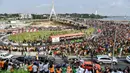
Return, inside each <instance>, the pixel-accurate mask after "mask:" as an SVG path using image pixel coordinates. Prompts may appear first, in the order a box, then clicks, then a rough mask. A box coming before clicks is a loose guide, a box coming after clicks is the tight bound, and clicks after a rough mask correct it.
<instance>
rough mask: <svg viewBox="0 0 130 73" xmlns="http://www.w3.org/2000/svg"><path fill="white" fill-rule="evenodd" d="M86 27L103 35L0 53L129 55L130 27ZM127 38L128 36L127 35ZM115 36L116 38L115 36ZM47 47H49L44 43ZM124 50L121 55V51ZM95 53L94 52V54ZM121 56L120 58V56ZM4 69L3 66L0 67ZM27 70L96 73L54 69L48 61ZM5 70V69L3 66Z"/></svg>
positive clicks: (128, 71)
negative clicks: (79, 40)
mask: <svg viewBox="0 0 130 73" xmlns="http://www.w3.org/2000/svg"><path fill="white" fill-rule="evenodd" d="M86 24H87V25H89V26H91V27H95V29H97V30H98V29H101V32H97V31H96V32H95V34H99V35H98V36H97V37H94V38H92V39H87V38H85V39H84V40H83V42H78V43H77V42H73V43H71V42H70V41H65V42H62V43H58V44H49V45H44V46H43V45H42V46H35V47H21V46H10V45H9V46H0V50H8V51H19V52H24V51H27V52H32V51H33V52H34V51H37V52H40V51H45V52H46V53H50V52H52V53H53V54H54V55H65V56H68V55H77V56H87V55H89V56H91V55H94V56H96V55H98V54H108V55H109V54H110V55H111V54H112V50H113V49H114V52H115V54H116V56H118V55H119V54H120V53H121V54H122V55H123V56H126V55H127V54H128V53H130V39H129V38H130V37H129V36H128V35H129V34H130V24H122V23H115V22H113V21H101V20H88V21H86ZM126 34H128V35H126ZM115 35H116V36H115ZM45 44H46V43H45ZM121 50H122V51H121ZM92 51H93V52H92ZM121 54H120V55H121ZM0 65H1V64H0ZM26 65H27V66H28V68H27V69H28V71H30V73H37V72H38V71H39V72H40V73H43V71H44V72H45V73H48V72H49V71H50V73H54V71H55V72H56V73H92V72H93V70H88V69H83V68H82V66H80V65H79V67H78V68H75V67H72V66H70V65H69V64H68V65H63V66H60V67H56V66H54V64H53V63H49V62H48V61H46V62H45V63H41V62H36V63H35V62H32V63H31V64H30V63H28V64H26ZM1 67H2V65H1ZM11 68H12V67H11V64H9V63H8V67H7V68H5V69H11ZM94 71H95V72H94V73H130V67H126V68H125V69H124V70H121V69H116V68H115V69H111V68H110V67H106V68H104V70H101V71H96V69H95V70H94Z"/></svg>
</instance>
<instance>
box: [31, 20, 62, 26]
mask: <svg viewBox="0 0 130 73" xmlns="http://www.w3.org/2000/svg"><path fill="white" fill-rule="evenodd" d="M31 26H32V27H57V26H62V25H60V24H55V23H54V22H52V21H46V22H33V23H32V25H31Z"/></svg>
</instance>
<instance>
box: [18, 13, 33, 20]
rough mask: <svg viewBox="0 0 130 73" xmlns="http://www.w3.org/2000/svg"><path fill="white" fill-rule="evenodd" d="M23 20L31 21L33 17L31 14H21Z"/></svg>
mask: <svg viewBox="0 0 130 73" xmlns="http://www.w3.org/2000/svg"><path fill="white" fill-rule="evenodd" d="M20 18H21V19H31V18H32V15H31V14H20Z"/></svg>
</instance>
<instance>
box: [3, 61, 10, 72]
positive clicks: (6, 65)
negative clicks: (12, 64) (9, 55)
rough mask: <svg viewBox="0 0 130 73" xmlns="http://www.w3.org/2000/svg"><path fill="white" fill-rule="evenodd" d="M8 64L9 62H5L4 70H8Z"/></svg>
mask: <svg viewBox="0 0 130 73" xmlns="http://www.w3.org/2000/svg"><path fill="white" fill-rule="evenodd" d="M8 62H9V60H6V61H5V63H4V70H7V68H8Z"/></svg>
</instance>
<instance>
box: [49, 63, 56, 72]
mask: <svg viewBox="0 0 130 73" xmlns="http://www.w3.org/2000/svg"><path fill="white" fill-rule="evenodd" d="M49 71H50V73H54V71H55V70H54V65H53V64H51V65H50V68H49Z"/></svg>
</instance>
